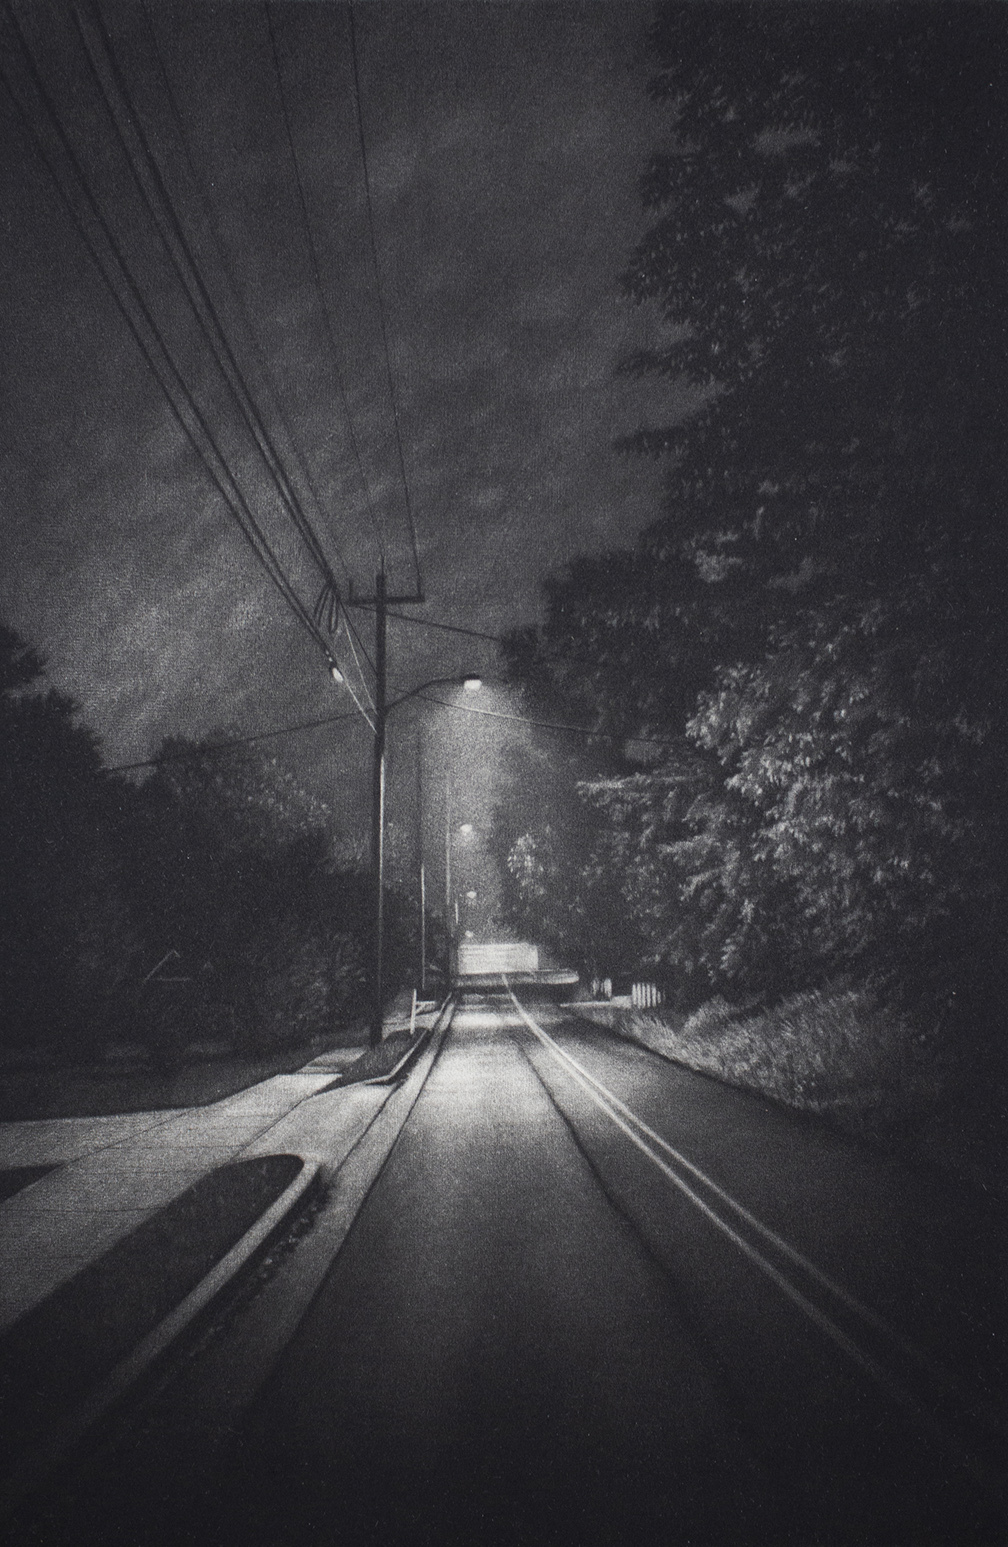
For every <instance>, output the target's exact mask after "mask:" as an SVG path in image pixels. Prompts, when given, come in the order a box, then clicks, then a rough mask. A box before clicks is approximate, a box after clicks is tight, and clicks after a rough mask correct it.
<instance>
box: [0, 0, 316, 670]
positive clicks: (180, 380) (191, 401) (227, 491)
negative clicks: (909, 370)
mask: <svg viewBox="0 0 1008 1547" xmlns="http://www.w3.org/2000/svg"><path fill="white" fill-rule="evenodd" d="M3 4H4V9H5V11H6V13H7V16H8V18H9V20H10V23H11V25H12V26H13V28H14V31H15V33H16V34H17V37H18V40H19V42H20V45H21V51H22V53H23V56H24V59H25V62H26V64H27V66H28V71H29V75H30V77H31V80H32V82H33V84H34V87H35V90H36V92H37V93H38V96H39V98H40V100H41V102H42V105H43V107H44V109H45V111H46V115H47V117H48V120H49V122H50V124H51V126H52V128H53V130H54V132H55V134H56V137H57V140H58V141H59V144H60V146H61V148H62V151H63V154H64V156H65V157H66V159H67V161H68V163H69V165H70V167H71V169H72V172H73V174H74V176H75V178H76V182H77V186H78V187H79V189H80V191H81V192H82V194H83V196H84V199H85V201H86V204H87V207H88V209H89V210H90V212H91V216H92V219H93V220H94V221H95V223H96V224H97V226H98V228H99V230H100V231H101V233H102V235H103V236H104V238H105V241H106V243H107V244H108V249H109V251H110V253H111V255H112V258H113V260H114V264H115V266H116V268H117V269H118V271H119V274H120V276H121V278H122V280H123V281H124V283H125V287H126V291H127V293H128V294H129V296H130V298H131V300H132V303H133V305H134V307H135V308H136V311H137V313H139V316H140V317H141V318H142V319H143V322H144V324H145V326H146V328H147V330H148V333H149V335H150V338H151V339H152V340H153V341H154V344H155V345H156V351H152V350H151V347H150V344H149V343H148V341H147V339H145V338H144V336H143V333H142V331H141V329H140V327H139V325H138V322H137V318H136V316H135V315H134V314H133V313H132V312H131V311H130V308H129V307H128V306H127V305H126V302H125V301H124V299H123V296H122V294H121V293H120V291H119V290H118V289H117V286H116V283H115V281H114V279H113V277H112V273H111V272H110V271H109V269H108V267H107V266H106V264H105V262H103V261H102V258H101V255H100V253H99V250H98V248H97V246H96V245H95V243H94V240H93V238H92V237H91V235H90V233H89V232H88V230H87V227H86V226H85V224H84V222H83V220H82V218H81V215H80V212H79V210H78V209H77V207H76V205H75V204H74V201H73V199H72V198H71V197H70V195H69V193H68V192H67V189H66V187H65V185H64V183H63V180H62V179H61V177H60V174H59V172H58V171H57V170H56V167H55V165H54V163H53V161H52V158H51V157H50V155H49V154H48V152H47V151H46V149H45V147H44V145H43V143H42V140H41V138H40V136H39V134H38V132H37V130H36V129H35V126H34V124H33V123H32V121H31V117H30V115H29V113H28V112H27V110H26V108H25V107H24V104H23V103H22V101H21V99H20V97H19V96H18V94H17V91H16V89H15V87H14V84H13V82H12V80H11V78H10V76H9V75H8V73H7V72H6V71H4V70H2V69H0V76H2V79H3V81H4V84H5V86H6V87H7V90H8V93H9V95H10V97H11V100H12V101H13V102H14V105H15V107H16V109H17V111H18V114H19V116H20V118H21V120H22V123H23V124H24V127H25V129H26V131H27V133H28V135H29V138H30V139H31V141H32V143H33V145H34V146H35V149H36V152H37V154H38V155H39V157H40V159H41V160H42V162H43V164H44V165H45V167H46V169H47V171H48V172H49V174H50V177H51V178H52V181H53V183H54V185H55V187H56V190H57V193H58V194H59V196H60V198H61V200H62V202H63V204H64V205H65V207H66V209H67V211H68V213H69V215H70V218H71V221H72V222H73V224H74V227H75V229H76V230H77V232H78V234H79V236H80V237H81V240H82V242H83V243H84V246H85V248H86V249H87V251H88V253H89V255H90V256H91V258H92V260H93V261H94V263H95V266H96V267H97V269H98V272H99V274H100V275H101V277H102V279H103V280H104V282H105V285H106V287H107V288H108V290H109V293H110V295H111V297H112V300H113V302H114V303H115V305H116V307H117V309H118V311H119V312H120V314H121V315H122V317H123V320H124V321H125V322H126V325H127V327H128V328H129V330H130V332H131V334H132V335H133V338H134V339H135V341H136V343H137V345H138V347H139V348H140V351H141V354H142V355H143V357H144V359H145V360H146V362H147V364H148V366H149V367H150V369H151V372H152V374H153V376H154V379H155V381H156V383H157V385H158V387H159V388H160V390H161V392H162V395H163V396H164V398H165V400H166V402H167V404H168V407H169V409H170V410H171V412H172V414H173V417H174V418H175V419H176V421H177V423H178V424H179V427H180V428H181V430H182V431H183V433H184V434H185V436H186V438H187V439H188V441H189V443H190V444H191V445H192V447H193V449H194V450H195V451H196V453H197V455H198V456H199V458H200V460H201V461H202V463H203V465H204V467H205V468H206V471H207V473H208V475H209V477H210V479H211V482H212V483H213V484H214V486H215V487H216V488H217V490H218V492H219V493H220V495H221V497H222V499H223V500H224V502H225V505H226V507H227V509H228V510H229V511H230V512H231V514H232V516H233V517H234V519H235V521H236V524H237V525H238V527H239V530H240V531H241V533H242V535H243V537H244V538H245V540H246V542H247V543H248V545H249V547H250V548H251V550H252V552H253V554H254V555H255V557H256V559H257V560H258V562H259V564H260V566H261V567H262V569H263V570H264V572H265V573H266V575H267V576H268V578H269V579H270V581H271V583H272V584H273V585H274V586H275V587H276V589H277V590H278V591H279V592H280V594H281V596H282V597H283V598H284V600H285V602H286V603H287V605H288V607H289V608H290V610H291V611H292V612H293V613H294V615H295V617H296V618H297V620H298V621H299V622H300V623H301V625H302V626H303V627H304V628H305V629H306V630H307V632H308V633H309V634H310V635H311V637H312V638H313V639H314V640H315V641H316V643H318V644H321V646H322V648H323V649H325V648H326V645H325V640H324V638H323V637H322V635H321V633H320V631H319V630H318V628H317V626H316V625H315V623H314V620H313V618H312V616H311V613H310V612H309V610H308V608H307V607H306V605H305V603H304V602H303V601H302V600H301V598H300V596H299V595H298V593H297V591H296V590H295V588H294V586H293V584H292V582H291V581H290V579H289V577H288V576H287V575H286V573H285V571H284V569H283V567H282V565H281V564H280V561H279V560H278V559H277V557H276V555H275V553H274V552H273V550H272V548H271V547H270V545H269V542H268V540H267V539H266V536H265V534H264V533H263V531H262V529H261V527H260V526H259V523H258V521H257V519H256V517H255V514H254V512H253V511H252V510H251V508H250V506H249V505H248V502H247V500H246V498H245V495H244V493H243V492H242V490H241V488H240V486H239V485H238V483H237V481H236V480H235V478H234V475H233V473H232V471H231V469H230V467H229V465H228V463H227V460H226V458H225V457H224V455H223V453H222V451H221V449H220V446H219V445H218V443H217V441H216V439H215V437H214V435H213V432H212V430H211V429H210V426H209V425H208V423H207V421H206V418H205V416H204V414H203V412H202V410H201V408H200V406H199V404H198V403H197V402H196V399H195V398H194V396H193V393H192V391H191V389H190V388H189V386H188V384H187V383H186V381H185V379H184V377H183V376H182V374H181V372H180V370H179V368H178V366H177V364H176V362H175V360H174V359H173V357H172V354H171V352H170V350H169V348H168V345H167V343H166V341H165V339H164V336H163V334H162V332H161V330H160V328H159V327H158V324H157V322H156V320H155V318H154V317H153V315H152V313H151V311H150V308H149V306H148V305H147V303H146V301H145V299H144V297H143V294H142V292H141V290H140V287H139V285H138V284H137V281H136V278H135V276H134V275H133V273H132V271H131V269H130V267H129V264H128V262H127V261H126V258H125V255H124V253H123V251H122V248H121V246H120V244H119V242H118V241H117V239H116V237H115V234H114V232H113V231H112V229H111V227H110V225H109V223H108V221H107V219H106V217H105V215H104V213H103V211H102V209H101V207H100V205H99V204H98V202H97V199H96V197H95V195H94V193H93V191H92V189H91V185H90V182H89V179H88V177H87V175H86V173H85V172H84V169H83V167H82V165H81V163H80V160H79V158H78V157H77V155H76V153H75V151H74V149H73V146H72V145H71V143H70V140H69V137H68V135H67V133H66V130H65V128H64V126H63V123H62V120H61V118H60V116H59V113H58V112H57V110H56V106H55V103H54V102H53V99H52V97H51V95H50V93H49V91H48V89H47V88H46V85H45V82H44V80H43V79H42V76H41V73H40V71H39V69H38V66H37V64H36V62H35V57H34V54H33V52H32V49H31V46H30V44H29V43H28V40H27V38H26V36H25V34H24V32H23V30H22V28H21V25H20V22H19V21H18V18H17V15H16V13H15V11H14V9H13V6H12V5H11V3H10V0H3ZM156 354H157V355H159V356H160V358H161V359H162V360H163V362H164V365H165V366H166V367H167V370H168V373H169V378H170V380H172V381H173V382H174V387H175V390H176V391H177V392H178V393H179V396H180V398H181V400H182V401H183V402H184V404H185V406H186V408H187V410H188V412H189V414H190V415H191V418H192V420H193V421H194V422H195V424H196V425H197V426H198V427H199V429H200V431H201V433H202V435H203V437H204V439H205V443H206V444H205V445H204V444H201V442H200V440H199V437H198V436H197V435H196V434H195V433H194V431H193V426H192V423H190V422H189V421H188V420H187V418H186V415H185V414H184V413H183V412H182V409H181V408H180V406H179V402H178V401H177V400H176V399H175V397H173V395H172V390H171V388H170V387H169V385H168V382H167V381H166V380H165V376H164V374H163V371H162V369H161V368H160V367H159V365H158V363H157V360H156V358H155V355H156ZM207 446H209V448H210V450H211V451H212V453H213V457H214V459H215V461H216V463H217V464H218V466H216V467H215V466H214V464H213V462H212V461H211V459H210V457H209V456H208V455H207V449H206V448H207Z"/></svg>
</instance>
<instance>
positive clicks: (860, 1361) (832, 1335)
mask: <svg viewBox="0 0 1008 1547" xmlns="http://www.w3.org/2000/svg"><path fill="white" fill-rule="evenodd" d="M502 978H503V981H504V986H505V988H506V989H507V991H508V993H509V994H510V996H511V1000H512V1002H513V1004H514V1006H515V1009H516V1010H517V1011H518V1014H519V1015H520V1016H521V1018H522V1020H523V1021H524V1022H525V1025H526V1026H527V1027H528V1028H529V1030H530V1031H531V1032H532V1033H533V1034H534V1035H535V1036H536V1037H537V1038H538V1039H539V1041H540V1042H542V1044H543V1045H544V1047H546V1048H547V1049H548V1050H549V1051H550V1052H552V1053H553V1054H554V1056H555V1057H556V1058H557V1060H558V1061H559V1062H561V1063H563V1064H566V1065H567V1067H568V1068H569V1069H570V1071H571V1073H572V1074H573V1076H574V1078H575V1079H576V1080H577V1081H578V1083H579V1084H580V1085H581V1086H582V1087H583V1088H584V1089H585V1090H586V1091H587V1093H588V1095H589V1096H591V1097H592V1099H593V1100H594V1101H595V1103H596V1105H597V1106H598V1107H599V1108H600V1109H601V1110H602V1111H603V1112H605V1114H606V1116H607V1117H609V1118H610V1120H611V1121H612V1122H613V1123H615V1124H616V1126H617V1128H619V1129H620V1130H621V1131H622V1132H623V1133H625V1134H626V1136H627V1138H628V1139H630V1140H631V1141H632V1142H633V1143H634V1144H635V1145H636V1146H637V1148H638V1149H639V1150H640V1151H641V1153H642V1154H643V1155H646V1156H647V1158H648V1159H649V1160H650V1161H651V1162H652V1163H653V1164H654V1165H655V1166H656V1167H657V1168H658V1170H659V1171H661V1172H662V1174H663V1175H664V1176H666V1177H667V1178H668V1180H669V1181H670V1182H672V1184H673V1185H674V1186H675V1187H677V1188H678V1189H679V1190H680V1192H682V1193H683V1194H684V1195H685V1196H686V1197H687V1198H688V1199H689V1200H690V1202H691V1203H693V1204H694V1205H695V1206H696V1207H697V1208H698V1209H699V1210H700V1212H701V1213H702V1214H703V1215H704V1216H705V1218H707V1219H709V1220H710V1222H711V1223H712V1224H713V1225H714V1226H715V1227H716V1228H717V1229H718V1230H720V1231H721V1232H722V1234H723V1235H725V1236H727V1237H728V1239H729V1240H730V1241H731V1242H732V1244H733V1245H735V1246H737V1247H738V1249H739V1251H741V1252H742V1253H743V1255H744V1256H745V1257H747V1258H748V1259H749V1261H750V1262H752V1263H753V1264H754V1265H755V1266H756V1267H758V1268H759V1269H760V1271H761V1272H762V1273H764V1274H765V1275H766V1277H767V1278H769V1279H770V1280H771V1281H772V1282H773V1283H774V1284H776V1285H777V1287H778V1289H780V1290H781V1292H782V1293H783V1294H784V1295H786V1296H787V1298H788V1299H789V1300H791V1301H792V1302H793V1303H794V1304H795V1305H796V1306H798V1308H799V1309H800V1310H801V1311H802V1312H803V1313H804V1315H806V1316H807V1317H808V1319H809V1320H810V1321H811V1322H813V1323H814V1325H815V1326H817V1327H818V1328H819V1329H820V1331H821V1332H823V1333H825V1335H826V1336H827V1337H828V1338H829V1340H830V1341H831V1342H832V1343H834V1344H835V1345H836V1347H837V1348H839V1349H840V1350H841V1351H842V1352H843V1353H845V1354H846V1355H847V1356H848V1358H849V1359H851V1360H852V1361H853V1362H854V1363H855V1364H856V1365H858V1366H859V1368H860V1369H862V1370H864V1372H865V1373H866V1374H867V1375H869V1376H871V1378H872V1379H873V1380H874V1381H875V1382H876V1384H877V1385H879V1386H881V1387H882V1389H883V1390H884V1391H885V1392H886V1393H887V1394H888V1395H889V1396H890V1397H891V1398H892V1399H893V1400H894V1401H895V1402H896V1403H898V1405H899V1406H900V1407H902V1408H904V1409H905V1410H906V1411H907V1412H908V1413H910V1415H911V1416H912V1417H913V1418H914V1419H915V1420H916V1421H917V1422H918V1423H919V1424H920V1425H921V1427H922V1428H924V1429H926V1430H928V1432H929V1433H931V1434H933V1435H934V1436H935V1438H937V1439H938V1440H940V1442H941V1443H942V1445H943V1446H945V1447H946V1448H948V1449H951V1450H952V1451H953V1452H954V1453H955V1454H956V1455H957V1456H958V1458H959V1460H960V1462H961V1463H962V1465H963V1466H964V1467H965V1468H966V1469H967V1470H968V1471H969V1473H970V1474H971V1476H972V1477H974V1478H975V1479H976V1481H978V1482H980V1483H981V1484H982V1485H983V1486H984V1488H985V1489H987V1490H988V1491H992V1492H993V1493H994V1494H995V1496H996V1497H998V1498H999V1499H1000V1498H1002V1497H1003V1486H1002V1482H1001V1479H1000V1478H998V1477H995V1476H994V1475H992V1474H991V1473H990V1472H989V1471H988V1469H987V1468H986V1467H985V1466H984V1465H983V1464H982V1463H981V1462H979V1461H977V1460H976V1458H975V1457H974V1456H973V1455H971V1454H970V1452H969V1451H968V1450H966V1449H965V1448H964V1447H963V1445H962V1444H961V1442H960V1441H959V1440H958V1438H957V1437H956V1436H955V1435H952V1434H950V1433H949V1432H948V1431H947V1430H946V1429H945V1428H944V1427H943V1426H942V1425H941V1424H939V1423H938V1422H937V1420H936V1419H935V1418H934V1417H933V1416H932V1414H931V1413H929V1412H928V1411H927V1409H926V1408H925V1407H923V1406H922V1405H921V1403H920V1402H919V1401H918V1400H917V1398H916V1397H915V1396H914V1395H913V1393H912V1392H911V1391H910V1390H909V1389H908V1388H907V1387H906V1386H904V1385H903V1384H902V1382H900V1381H899V1380H897V1379H896V1378H895V1377H894V1376H892V1375H891V1374H890V1373H889V1371H888V1370H886V1369H885V1367H884V1366H883V1365H881V1364H879V1362H878V1361H877V1360H876V1359H873V1358H872V1356H871V1354H868V1353H865V1351H864V1350H863V1349H862V1348H861V1347H860V1346H859V1345H858V1344H857V1343H855V1341H854V1339H853V1338H851V1337H850V1336H849V1335H848V1334H847V1333H846V1332H844V1330H843V1328H842V1327H838V1326H837V1324H836V1322H835V1321H833V1320H832V1318H831V1317H830V1316H828V1315H827V1314H826V1312H825V1311H823V1310H821V1309H820V1308H819V1307H818V1306H817V1305H815V1304H814V1303H813V1302H812V1301H811V1300H809V1299H808V1298H807V1297H806V1296H805V1295H803V1294H802V1292H801V1290H800V1289H798V1288H797V1287H796V1286H795V1285H794V1284H792V1283H791V1281H790V1279H788V1278H786V1277H785V1275H784V1274H783V1273H782V1272H781V1271H780V1269H779V1268H776V1267H775V1266H774V1265H773V1263H772V1262H770V1261H768V1260H767V1258H766V1257H764V1256H763V1254H762V1252H760V1251H758V1250H757V1248H756V1247H755V1246H753V1245H752V1244H751V1243H750V1242H749V1241H747V1240H746V1239H745V1237H744V1236H741V1235H739V1233H738V1231H737V1230H734V1229H733V1228H732V1226H731V1225H729V1224H728V1223H727V1221H726V1220H724V1219H722V1218H721V1216H720V1214H717V1213H716V1212H715V1211H714V1210H713V1209H712V1208H711V1207H710V1205H709V1204H707V1203H705V1202H704V1200H703V1198H701V1197H700V1195H699V1194H698V1193H697V1192H695V1191H694V1190H693V1188H692V1187H691V1186H690V1185H689V1183H688V1182H686V1181H684V1179H683V1178H682V1177H681V1176H680V1175H679V1174H678V1172H676V1171H674V1170H673V1169H672V1167H671V1166H670V1165H669V1164H668V1163H667V1161H665V1160H664V1159H663V1158H662V1156H661V1155H660V1154H657V1153H656V1152H655V1149H654V1148H653V1147H652V1146H651V1145H650V1144H648V1143H647V1142H646V1141H645V1139H644V1138H642V1137H641V1134H640V1133H638V1132H637V1131H636V1128H635V1127H633V1126H631V1124H635V1125H636V1126H637V1127H638V1128H640V1129H641V1131H642V1132H643V1133H645V1134H646V1135H647V1136H648V1138H650V1139H652V1140H654V1141H655V1142H656V1143H657V1144H658V1145H660V1146H661V1148H663V1149H665V1150H666V1151H668V1152H669V1153H670V1154H671V1155H673V1156H674V1157H675V1158H676V1159H677V1160H678V1161H679V1162H680V1163H681V1164H683V1165H684V1166H685V1167H686V1169H688V1170H689V1171H690V1172H691V1173H693V1174H694V1175H695V1176H697V1177H698V1178H699V1179H700V1180H701V1181H703V1182H704V1183H706V1185H707V1186H709V1187H710V1188H711V1190H712V1191H713V1192H714V1193H715V1194H716V1195H717V1196H718V1197H719V1198H721V1199H722V1200H723V1201H724V1202H725V1203H727V1204H729V1205H731V1206H732V1207H733V1208H735V1209H736V1210H737V1212H738V1213H739V1214H740V1215H741V1216H742V1217H743V1218H745V1219H746V1220H747V1222H751V1223H752V1224H753V1225H754V1226H755V1228H756V1229H757V1230H758V1231H760V1232H761V1233H762V1234H763V1235H765V1236H766V1237H767V1238H769V1239H771V1240H772V1241H773V1242H774V1243H775V1244H780V1245H781V1246H782V1247H784V1248H785V1249H786V1250H787V1243H786V1242H782V1241H781V1240H780V1237H779V1236H777V1235H776V1234H775V1232H774V1231H772V1230H770V1229H769V1228H768V1227H767V1226H765V1225H763V1224H761V1222H760V1221H759V1220H757V1219H756V1218H755V1217H754V1216H753V1215H751V1214H750V1213H749V1211H748V1210H747V1209H745V1208H744V1207H743V1205H742V1204H740V1203H737V1202H736V1200H735V1199H733V1198H732V1197H731V1196H730V1194H728V1193H726V1192H725V1191H724V1190H723V1189H722V1188H720V1187H718V1185H717V1184H716V1183H715V1182H712V1181H710V1179H709V1178H708V1177H706V1176H705V1175H704V1173H703V1172H702V1171H701V1170H700V1169H699V1168H698V1167H697V1166H694V1165H693V1164H692V1163H691V1162H690V1161H688V1160H686V1158H685V1156H680V1155H679V1152H678V1151H677V1150H675V1149H673V1147H672V1146H671V1145H669V1144H667V1143H666V1142H665V1140H664V1139H662V1138H661V1137H660V1135H658V1134H656V1133H655V1132H654V1130H653V1129H651V1128H649V1127H648V1125H647V1124H646V1123H644V1122H642V1120H641V1119H640V1118H639V1117H637V1116H636V1114H635V1113H634V1112H632V1111H631V1110H630V1108H629V1107H627V1106H626V1105H625V1104H624V1103H623V1102H622V1101H620V1099H619V1097H618V1096H615V1095H614V1094H613V1093H612V1092H611V1091H610V1090H608V1089H607V1088H606V1086H604V1085H602V1084H601V1082H600V1081H599V1080H597V1079H596V1078H595V1077H594V1075H592V1074H590V1073H589V1072H588V1070H587V1069H585V1068H583V1067H582V1065H581V1064H580V1063H578V1061H577V1059H576V1058H573V1057H572V1056H571V1055H570V1054H569V1053H568V1052H567V1051H566V1050H565V1049H564V1048H562V1047H561V1046H560V1045H559V1043H558V1042H555V1041H554V1039H553V1038H552V1037H551V1036H550V1035H549V1033H548V1032H546V1031H544V1030H543V1029H542V1027H541V1026H539V1025H538V1024H537V1023H536V1022H535V1021H534V1020H533V1019H532V1017H531V1016H530V1015H529V1014H528V1012H527V1010H526V1009H525V1007H524V1005H522V1004H521V1003H520V1002H519V1000H518V999H517V997H516V996H515V994H514V991H513V990H512V988H511V986H510V984H509V983H508V981H507V979H506V977H503V974H502ZM787 1254H788V1255H789V1256H793V1257H795V1258H796V1259H797V1261H798V1262H799V1263H800V1264H801V1265H802V1266H803V1267H808V1268H811V1269H812V1271H813V1276H814V1277H815V1278H817V1279H819V1280H821V1281H822V1282H823V1283H824V1284H825V1285H826V1286H828V1287H830V1288H832V1287H833V1285H832V1281H831V1280H830V1279H829V1278H828V1277H827V1276H826V1275H825V1274H820V1273H819V1272H818V1271H817V1270H815V1269H814V1267H813V1265H812V1264H810V1263H807V1261H806V1259H805V1258H804V1257H802V1255H801V1253H800V1252H797V1251H794V1249H790V1250H788V1252H787ZM841 1298H842V1299H843V1298H844V1296H843V1295H842V1293H841ZM854 1304H855V1305H858V1304H859V1302H857V1301H855V1302H854ZM863 1309H865V1310H867V1307H864V1308H863ZM869 1314H870V1315H871V1314H873V1313H869ZM879 1319H880V1320H881V1318H879ZM882 1326H883V1328H884V1329H885V1330H886V1331H887V1332H890V1329H889V1328H887V1327H886V1326H885V1323H884V1322H883V1323H882ZM891 1335H893V1336H895V1334H891ZM897 1341H898V1342H900V1344H901V1345H902V1340H901V1339H897Z"/></svg>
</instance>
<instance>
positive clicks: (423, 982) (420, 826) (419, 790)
mask: <svg viewBox="0 0 1008 1547" xmlns="http://www.w3.org/2000/svg"><path fill="white" fill-rule="evenodd" d="M424 739H425V738H424V733H423V731H422V730H418V731H417V750H416V804H417V871H418V878H419V882H420V995H421V998H423V999H426V997H427V877H426V875H425V873H424V844H423V841H424V800H423V757H424Z"/></svg>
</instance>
